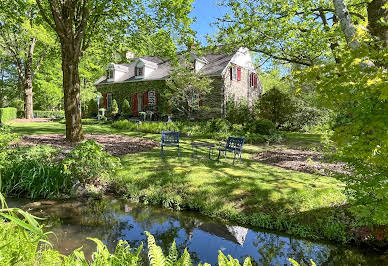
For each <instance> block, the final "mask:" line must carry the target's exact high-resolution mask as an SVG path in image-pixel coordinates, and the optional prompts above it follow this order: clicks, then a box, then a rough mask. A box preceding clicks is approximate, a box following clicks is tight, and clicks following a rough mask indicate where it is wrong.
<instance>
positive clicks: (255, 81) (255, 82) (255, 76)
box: [254, 75, 257, 88]
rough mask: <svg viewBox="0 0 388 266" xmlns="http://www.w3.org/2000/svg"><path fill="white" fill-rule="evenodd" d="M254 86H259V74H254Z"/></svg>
mask: <svg viewBox="0 0 388 266" xmlns="http://www.w3.org/2000/svg"><path fill="white" fill-rule="evenodd" d="M254 87H255V88H257V75H254Z"/></svg>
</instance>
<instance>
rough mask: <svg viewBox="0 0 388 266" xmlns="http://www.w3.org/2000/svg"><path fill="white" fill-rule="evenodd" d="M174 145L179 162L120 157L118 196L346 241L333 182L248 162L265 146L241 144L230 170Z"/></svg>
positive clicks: (49, 127) (293, 142)
mask: <svg viewBox="0 0 388 266" xmlns="http://www.w3.org/2000/svg"><path fill="white" fill-rule="evenodd" d="M11 127H12V129H13V131H15V132H17V133H19V134H22V135H23V134H49V133H63V132H64V125H63V124H60V123H56V122H50V123H30V124H12V125H11ZM84 131H85V132H86V133H109V134H112V133H114V134H123V135H128V136H141V137H145V138H151V139H154V140H157V141H159V139H160V135H157V134H142V133H137V132H125V131H120V130H116V129H112V128H111V127H110V126H108V125H84ZM289 135H290V138H289V139H290V141H289V143H287V142H286V143H285V144H284V145H283V146H285V147H288V146H292V147H295V146H298V145H302V146H303V147H308V146H314V145H318V144H319V138H320V136H319V135H312V134H289ZM181 141H182V153H181V158H180V159H178V158H177V153H176V151H175V150H174V149H175V148H170V149H168V150H167V151H166V152H165V159H163V160H162V159H161V158H160V149H158V148H156V149H154V150H151V151H149V152H143V153H138V154H133V155H126V156H124V157H122V158H121V161H122V164H123V168H122V169H119V170H118V171H117V174H116V176H114V177H112V180H113V181H114V182H115V183H117V185H118V186H117V187H118V188H120V189H119V193H120V195H124V196H125V197H128V198H131V199H132V200H134V201H142V202H145V203H149V204H161V205H163V206H165V207H169V208H175V209H192V210H197V211H199V212H201V213H204V214H206V215H209V216H213V217H218V218H223V219H226V220H229V221H232V222H237V223H239V224H249V225H253V226H260V227H264V228H267V229H275V230H281V231H286V232H288V233H291V234H294V235H299V236H303V237H310V238H325V239H333V240H338V241H345V240H348V239H349V236H350V234H349V232H350V229H351V228H350V227H351V223H352V221H351V218H350V216H349V215H348V214H347V213H346V209H345V208H344V207H343V206H344V202H345V199H346V198H345V196H344V195H343V194H342V189H343V184H341V183H340V182H339V181H337V180H335V179H333V178H330V177H323V176H318V175H311V174H305V173H300V172H295V171H289V170H285V169H282V168H279V167H274V166H269V165H265V164H262V163H259V162H256V161H254V160H251V157H252V154H253V153H256V152H258V151H260V150H263V149H268V148H271V147H266V146H255V145H246V146H245V147H244V152H243V162H242V164H241V165H240V164H238V163H236V165H235V166H233V165H232V159H231V158H229V159H228V160H226V161H225V160H224V159H222V160H221V162H216V161H215V160H210V161H209V160H208V159H207V158H206V154H205V153H203V154H202V155H201V157H200V158H198V159H192V158H191V146H190V142H191V141H192V139H191V138H182V140H181ZM207 141H211V140H207ZM214 142H215V141H214ZM204 152H205V151H204Z"/></svg>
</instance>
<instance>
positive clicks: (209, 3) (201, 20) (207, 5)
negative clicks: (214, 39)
mask: <svg viewBox="0 0 388 266" xmlns="http://www.w3.org/2000/svg"><path fill="white" fill-rule="evenodd" d="M217 2H219V1H218V0H194V3H193V10H192V12H191V17H197V21H196V22H194V24H193V29H194V30H195V31H197V37H198V39H199V40H200V41H201V42H202V44H206V40H205V36H206V34H215V33H216V32H217V30H216V27H215V26H210V25H209V24H210V23H212V22H215V21H216V18H217V17H222V15H224V14H225V12H226V9H225V8H224V7H220V6H217V5H216V3H217Z"/></svg>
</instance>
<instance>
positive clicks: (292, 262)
mask: <svg viewBox="0 0 388 266" xmlns="http://www.w3.org/2000/svg"><path fill="white" fill-rule="evenodd" d="M288 260H289V261H290V262H291V264H292V265H293V266H300V264H299V263H298V262H297V261H295V260H293V259H291V258H289V259H288ZM310 263H311V266H317V265H316V264H315V262H314V261H313V260H312V259H310Z"/></svg>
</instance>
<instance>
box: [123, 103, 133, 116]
mask: <svg viewBox="0 0 388 266" xmlns="http://www.w3.org/2000/svg"><path fill="white" fill-rule="evenodd" d="M121 112H122V113H123V114H124V115H132V109H131V106H130V104H129V102H128V100H127V99H124V101H123V105H122V107H121Z"/></svg>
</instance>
